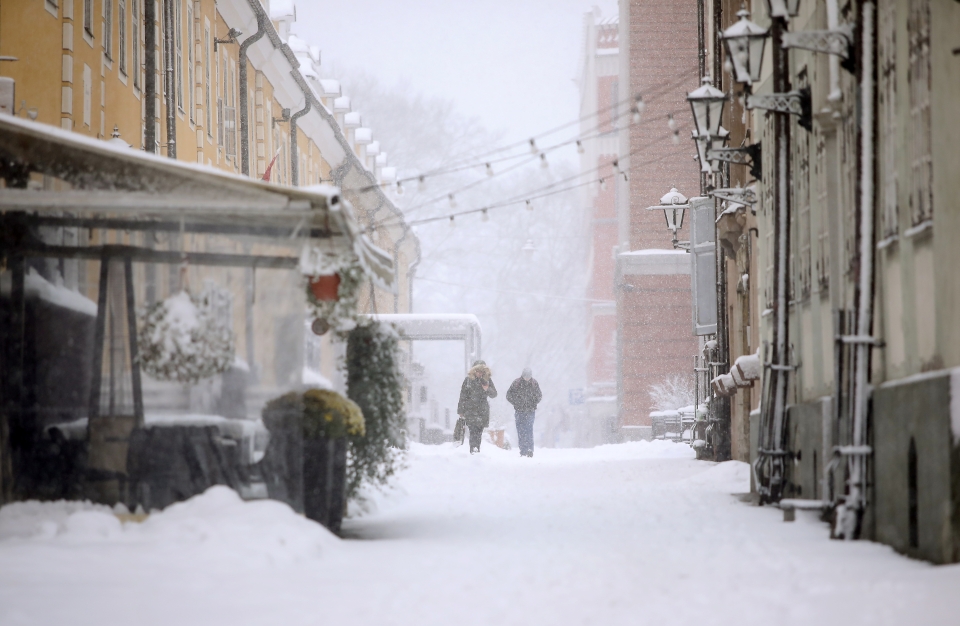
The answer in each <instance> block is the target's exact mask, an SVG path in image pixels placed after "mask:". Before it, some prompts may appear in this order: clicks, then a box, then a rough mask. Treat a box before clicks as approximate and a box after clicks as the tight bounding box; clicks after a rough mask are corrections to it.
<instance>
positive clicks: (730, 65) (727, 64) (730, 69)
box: [723, 57, 733, 74]
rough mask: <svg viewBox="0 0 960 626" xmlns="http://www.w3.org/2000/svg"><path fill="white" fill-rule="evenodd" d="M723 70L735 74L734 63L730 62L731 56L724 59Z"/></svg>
mask: <svg viewBox="0 0 960 626" xmlns="http://www.w3.org/2000/svg"><path fill="white" fill-rule="evenodd" d="M723 71H724V72H726V73H727V74H733V63H731V62H730V57H726V58H725V59H724V60H723Z"/></svg>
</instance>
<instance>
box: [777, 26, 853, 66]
mask: <svg viewBox="0 0 960 626" xmlns="http://www.w3.org/2000/svg"><path fill="white" fill-rule="evenodd" d="M782 42H783V47H784V48H800V49H801V50H810V51H812V52H822V53H824V54H835V55H836V56H838V57H840V58H841V59H842V62H841V64H840V65H841V66H843V69H845V70H847V71H848V72H851V73H852V72H854V71H855V69H856V68H855V67H854V64H853V57H854V47H853V26H852V25H851V24H849V23H846V24H841V25H840V26H838V27H837V28H831V29H830V30H802V31H798V32H795V33H783V39H782Z"/></svg>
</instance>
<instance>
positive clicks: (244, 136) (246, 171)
mask: <svg viewBox="0 0 960 626" xmlns="http://www.w3.org/2000/svg"><path fill="white" fill-rule="evenodd" d="M148 1H149V0H148ZM265 34H266V28H265V26H264V23H263V20H262V19H261V17H260V15H259V14H258V15H257V32H255V33H254V34H252V35H250V36H249V37H247V38H246V39H244V40H243V43H241V44H240V51H239V52H238V53H237V83H238V87H239V90H240V173H241V174H243V175H244V176H249V175H250V117H249V115H248V113H249V110H250V103H249V98H248V97H247V49H248V48H249V47H250V46H252V45H253V44H255V43H257V42H258V41H259V40H260V39H261V38H262V37H263V36H264V35H265Z"/></svg>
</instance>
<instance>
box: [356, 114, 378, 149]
mask: <svg viewBox="0 0 960 626" xmlns="http://www.w3.org/2000/svg"><path fill="white" fill-rule="evenodd" d="M358 115H359V114H358ZM353 139H354V141H356V142H357V143H358V144H361V145H364V144H368V143H370V142H371V141H373V129H372V128H358V129H357V130H355V131H354V133H353Z"/></svg>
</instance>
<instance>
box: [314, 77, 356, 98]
mask: <svg viewBox="0 0 960 626" xmlns="http://www.w3.org/2000/svg"><path fill="white" fill-rule="evenodd" d="M320 86H321V87H323V96H324V97H325V98H330V97H334V96H337V97H338V99H339V96H340V94H341V93H343V92H342V91H341V88H340V81H339V80H336V79H333V78H321V79H320ZM347 101H348V102H349V99H348V100H347Z"/></svg>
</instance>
